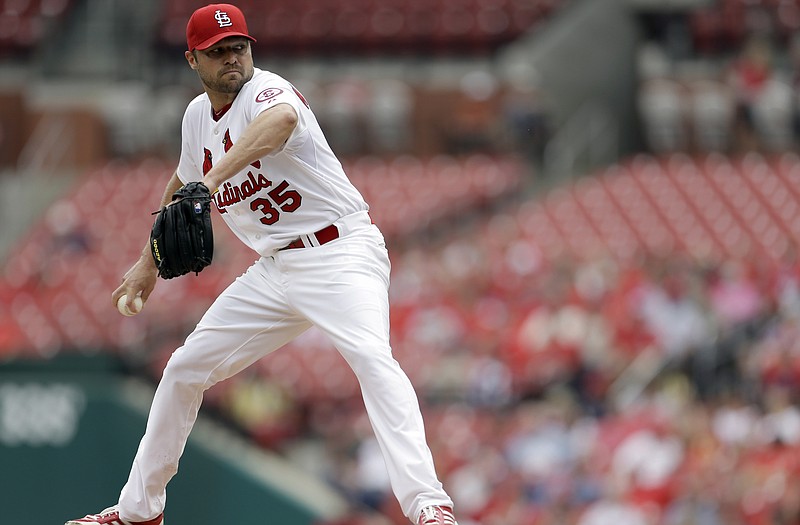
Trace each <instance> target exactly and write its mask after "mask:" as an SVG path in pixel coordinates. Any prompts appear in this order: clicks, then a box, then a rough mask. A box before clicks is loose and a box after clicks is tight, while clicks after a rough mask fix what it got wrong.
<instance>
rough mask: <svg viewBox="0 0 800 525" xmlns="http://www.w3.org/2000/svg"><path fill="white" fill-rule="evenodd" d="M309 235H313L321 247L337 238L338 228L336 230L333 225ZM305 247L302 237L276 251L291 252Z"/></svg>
mask: <svg viewBox="0 0 800 525" xmlns="http://www.w3.org/2000/svg"><path fill="white" fill-rule="evenodd" d="M311 235H313V236H314V237H315V238H316V239H317V242H318V243H319V244H320V246H322V245H323V244H327V243H329V242H331V241H332V240H334V239H338V238H339V228H337V227H336V225H335V224H331V225H330V226H326V227H324V228H322V229H321V230H319V231H318V232H315V233H312V234H311ZM305 247H306V245H305V244H304V243H303V239H302V237H298V238H297V239H295V240H293V241H292V242H290V243H289V244H287V245H286V246H284V247H283V248H280V249H279V250H278V251H281V250H293V249H295V248H305Z"/></svg>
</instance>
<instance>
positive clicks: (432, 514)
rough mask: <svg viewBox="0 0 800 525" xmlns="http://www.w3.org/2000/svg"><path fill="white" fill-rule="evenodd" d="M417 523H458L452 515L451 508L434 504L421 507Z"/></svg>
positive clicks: (454, 524) (448, 524) (442, 524)
mask: <svg viewBox="0 0 800 525" xmlns="http://www.w3.org/2000/svg"><path fill="white" fill-rule="evenodd" d="M417 525H458V523H456V518H455V516H453V509H451V508H450V507H441V506H439V505H435V506H431V507H425V508H424V509H422V512H420V513H419V520H417Z"/></svg>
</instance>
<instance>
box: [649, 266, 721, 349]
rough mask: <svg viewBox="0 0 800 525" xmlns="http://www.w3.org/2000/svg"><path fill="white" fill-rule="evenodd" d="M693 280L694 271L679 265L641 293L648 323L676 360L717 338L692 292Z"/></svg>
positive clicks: (669, 268) (663, 273) (671, 268)
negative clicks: (714, 336) (714, 337)
mask: <svg viewBox="0 0 800 525" xmlns="http://www.w3.org/2000/svg"><path fill="white" fill-rule="evenodd" d="M694 278H695V275H694V274H693V273H692V271H691V269H690V268H687V267H686V266H684V265H683V264H680V263H679V264H678V265H676V266H674V267H667V268H664V269H662V270H660V271H658V272H657V274H656V275H655V281H654V282H653V283H650V284H647V285H645V286H644V287H643V288H642V289H641V291H640V294H641V295H640V298H639V301H640V302H639V304H640V307H641V314H642V317H643V319H644V321H645V324H646V325H647V327H648V328H649V330H650V331H651V333H652V334H653V335H654V336H655V338H656V342H657V344H658V345H659V346H660V347H661V349H662V350H663V351H664V352H665V353H666V355H667V356H671V357H673V358H682V357H685V356H686V354H687V353H688V352H690V351H691V350H692V349H695V348H698V347H699V346H701V345H704V344H706V343H708V342H709V341H710V340H711V339H712V337H713V335H714V333H713V332H712V328H711V325H710V322H709V317H708V315H707V314H706V313H705V312H704V311H703V308H702V306H701V305H700V304H699V303H698V300H697V298H696V297H695V295H694V294H692V293H691V292H692V284H693V283H692V282H691V281H692V280H693V279H694Z"/></svg>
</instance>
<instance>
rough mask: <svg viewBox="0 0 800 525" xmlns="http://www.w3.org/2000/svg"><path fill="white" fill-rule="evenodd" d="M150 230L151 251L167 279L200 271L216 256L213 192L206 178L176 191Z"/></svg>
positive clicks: (160, 273)
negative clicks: (213, 225) (212, 204)
mask: <svg viewBox="0 0 800 525" xmlns="http://www.w3.org/2000/svg"><path fill="white" fill-rule="evenodd" d="M155 213H157V214H158V216H157V217H156V220H155V223H153V229H152V230H151V231H150V251H151V253H152V254H153V259H155V261H156V266H157V267H158V275H159V276H160V277H162V278H164V279H172V278H173V277H180V276H181V275H184V274H187V273H189V272H195V274H198V273H200V271H201V270H203V268H205V267H206V266H208V265H209V264H211V259H212V258H213V256H214V235H213V232H212V231H211V194H210V193H209V192H208V188H207V187H206V185H205V184H203V183H202V182H190V183H189V184H187V185H185V186H183V187H182V188H180V189H179V190H178V191H176V192H175V193H173V194H172V203H171V204H170V205H169V206H164V207H163V208H161V210H160V211H157V212H155Z"/></svg>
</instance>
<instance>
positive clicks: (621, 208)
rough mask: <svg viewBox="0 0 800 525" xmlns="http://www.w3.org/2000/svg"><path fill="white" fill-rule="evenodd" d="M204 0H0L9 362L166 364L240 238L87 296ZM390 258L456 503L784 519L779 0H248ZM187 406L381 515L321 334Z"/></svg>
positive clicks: (371, 463) (373, 473)
mask: <svg viewBox="0 0 800 525" xmlns="http://www.w3.org/2000/svg"><path fill="white" fill-rule="evenodd" d="M200 4H201V2H198V1H195V0H165V1H161V2H156V1H139V2H129V1H125V0H3V1H2V2H0V6H2V7H1V8H0V56H2V59H0V166H2V168H3V171H2V175H0V186H1V187H2V190H1V191H0V195H2V199H3V200H2V210H1V211H0V214H2V215H1V217H2V221H3V229H2V232H0V233H1V234H2V236H0V240H1V241H2V242H0V263H2V266H0V270H1V274H0V299H2V302H0V359H3V360H15V359H31V358H33V359H42V360H47V359H50V358H53V357H54V356H57V355H63V354H65V353H81V354H95V353H110V354H113V355H117V356H119V358H120V359H122V360H123V361H124V363H125V364H126V366H127V367H128V369H129V370H130V372H131V374H138V375H140V376H143V377H146V378H148V379H149V380H151V381H153V382H155V381H157V379H158V377H159V375H160V372H161V370H162V367H163V365H164V363H165V362H166V360H167V359H168V358H169V355H170V353H171V352H172V350H174V349H175V348H176V347H177V346H178V345H179V344H180V343H181V341H182V338H183V337H184V336H185V335H186V334H187V333H188V331H190V330H191V328H192V327H193V325H194V323H195V322H196V321H197V319H198V318H199V316H200V314H201V313H202V312H203V311H204V309H205V308H206V307H207V305H208V304H209V303H210V301H211V300H213V298H214V296H215V295H216V294H217V293H218V292H219V291H220V290H221V289H222V288H223V287H224V286H225V285H226V284H227V283H228V282H230V281H231V280H232V279H233V278H234V277H235V276H236V275H238V274H239V273H240V272H241V271H243V270H244V268H246V267H247V266H248V265H249V263H251V262H252V260H253V259H254V255H253V254H252V253H249V252H247V250H246V249H245V248H244V247H241V246H240V245H239V243H238V241H236V240H235V239H233V238H232V236H230V235H227V232H226V231H225V230H224V229H223V227H222V226H221V222H220V221H217V219H218V217H217V218H215V221H217V224H218V225H220V227H219V228H217V230H216V232H217V237H218V239H217V242H218V249H217V250H216V254H215V256H216V259H215V263H214V265H212V266H211V267H210V268H208V269H207V270H206V271H204V272H203V274H202V275H201V276H199V277H194V276H188V277H185V278H182V279H179V280H175V281H174V282H173V281H169V282H161V283H160V285H159V287H158V288H157V290H156V292H155V293H154V295H153V297H152V298H151V300H150V301H149V303H148V305H147V308H146V309H145V310H144V312H143V313H142V314H141V315H139V316H136V317H134V318H122V317H121V316H120V315H119V314H118V313H117V312H116V311H115V310H114V309H113V306H112V305H111V304H110V302H108V301H105V300H103V298H105V297H110V292H111V291H112V290H113V289H114V288H115V287H116V283H117V282H118V281H119V279H120V277H121V275H122V274H123V273H124V272H125V270H127V268H128V267H129V265H130V264H131V263H132V262H133V260H134V259H135V257H136V256H137V255H138V253H139V250H140V248H141V245H142V242H143V241H144V239H145V238H146V235H147V233H148V231H149V225H150V223H151V216H150V211H151V209H152V208H153V207H154V206H156V205H157V204H156V203H157V202H158V199H159V197H160V193H161V191H162V189H163V184H164V181H165V180H166V177H168V176H169V174H170V173H171V172H172V170H173V169H174V165H175V163H176V160H177V153H178V151H179V146H180V139H179V129H180V118H181V115H182V111H183V109H184V107H185V104H186V103H187V102H188V100H190V99H191V98H192V97H193V96H194V95H195V94H197V93H198V92H199V85H198V83H197V79H196V78H195V76H194V74H193V72H192V71H191V70H190V69H189V68H188V67H186V65H185V63H184V62H183V49H184V28H185V22H186V20H187V18H188V16H189V14H190V13H191V11H192V10H193V9H195V8H196V7H198V6H199V5H200ZM238 5H239V6H240V7H241V8H242V9H243V10H244V12H245V14H246V15H247V17H248V21H249V23H250V28H251V31H252V32H253V34H254V35H255V36H256V38H257V39H258V43H257V44H255V46H254V57H255V62H256V65H257V66H258V67H261V68H264V69H270V70H273V71H276V72H278V73H280V74H282V75H283V76H285V77H287V78H289V79H290V80H292V81H293V82H294V83H295V85H296V86H297V87H298V89H299V90H300V91H302V92H303V93H304V95H305V98H306V99H308V100H309V102H310V104H311V105H312V107H313V108H314V110H315V112H316V114H317V116H318V118H319V119H320V121H321V123H322V126H323V129H324V130H325V132H326V135H327V137H328V138H329V140H330V142H331V143H332V145H333V147H334V149H335V151H337V152H338V153H339V155H340V156H341V158H342V159H343V162H344V164H345V168H346V170H347V172H348V174H349V175H350V176H351V178H352V180H353V181H354V183H355V184H356V186H357V187H358V188H359V189H360V190H361V191H362V192H363V193H364V195H365V197H366V198H367V200H368V202H370V204H371V207H372V210H371V213H372V216H373V218H374V220H375V222H376V223H377V224H378V225H379V226H380V227H381V229H382V230H383V231H384V233H385V234H386V236H387V238H388V241H389V249H390V254H391V257H392V265H393V270H392V280H393V281H392V290H391V301H392V318H391V322H392V337H393V348H394V351H395V356H396V358H397V359H398V361H399V362H400V363H401V364H402V366H403V367H404V369H405V370H406V371H407V372H408V374H409V376H410V377H411V380H412V382H413V383H414V385H415V386H416V388H417V390H418V392H419V395H420V399H421V402H422V405H423V412H424V415H425V418H426V422H427V432H428V436H429V442H430V445H431V448H432V450H433V454H434V457H435V458H436V461H437V469H438V471H439V473H440V475H441V478H442V480H443V482H444V484H445V486H446V487H447V489H448V490H449V492H450V494H451V495H452V496H453V498H454V500H455V502H456V505H457V515H458V519H459V523H461V525H476V524H483V525H550V524H553V525H554V524H559V525H605V524H608V523H614V524H615V525H690V524H691V525H723V524H724V525H767V524H771V525H796V524H800V483H799V482H798V479H800V478H798V474H799V473H800V410H798V408H797V401H798V396H799V395H800V258H798V246H797V243H798V241H800V156H798V152H799V150H798V138H799V137H800V104H799V103H798V102H800V99H799V98H798V96H799V95H800V91H798V90H800V2H798V1H796V0H671V1H667V0H661V1H659V0H652V1H649V0H324V1H322V0H292V1H291V2H288V1H284V0H242V1H240V2H239V3H238ZM204 411H205V413H207V414H210V415H213V417H215V418H217V419H218V420H220V421H223V422H225V424H227V425H230V426H231V427H233V428H235V429H237V430H238V431H239V432H241V433H242V435H245V436H247V437H248V438H249V439H251V440H252V442H253V443H255V444H256V445H257V446H259V447H263V448H264V449H267V450H270V451H274V452H277V453H280V454H282V455H284V456H285V457H286V458H288V459H289V460H291V461H292V462H293V463H294V464H295V465H297V466H298V467H299V468H302V469H305V470H307V471H309V472H312V473H314V474H315V475H318V476H319V477H320V478H321V479H324V480H326V481H327V482H328V483H329V484H330V485H331V486H332V487H334V488H335V489H336V490H337V491H339V492H340V493H341V494H342V495H343V496H344V497H345V498H346V499H347V501H348V502H349V504H350V513H349V514H348V515H347V516H344V517H342V519H341V520H340V521H337V522H335V523H334V522H328V523H325V524H324V525H344V524H347V525H387V524H400V523H405V518H403V516H402V515H401V513H400V511H399V508H398V507H397V504H396V502H395V501H394V498H393V497H392V496H391V494H390V489H389V485H388V479H387V476H386V472H385V467H384V465H383V461H382V458H381V456H380V451H379V449H378V446H377V443H376V442H375V440H374V439H373V437H372V431H371V429H370V427H369V424H368V421H367V420H366V416H365V413H364V409H363V404H362V402H361V398H360V394H359V391H358V385H357V383H356V382H355V379H354V377H353V376H352V374H351V372H350V370H349V369H348V368H347V366H346V364H345V363H344V361H343V360H342V359H341V357H340V356H339V355H338V354H337V353H336V352H335V350H333V349H332V347H331V346H330V344H329V343H328V342H327V341H326V340H324V338H322V336H321V335H320V334H319V333H318V332H316V331H314V330H311V331H309V332H307V333H306V334H304V335H303V336H301V337H300V338H299V339H298V340H296V341H294V342H293V343H291V344H290V345H289V346H288V347H287V348H284V349H281V350H279V351H278V352H276V353H275V354H273V355H272V356H270V357H268V358H267V359H264V360H263V361H262V362H259V363H257V364H256V365H254V366H253V367H251V368H250V369H248V370H247V371H245V372H244V373H242V374H241V375H239V376H237V377H235V378H232V379H231V380H229V381H227V382H225V383H222V384H220V385H217V386H215V387H214V388H212V389H211V390H210V391H209V392H208V395H207V397H206V402H205V408H204Z"/></svg>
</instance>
